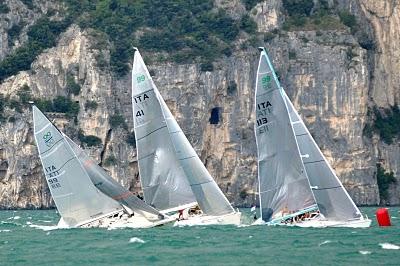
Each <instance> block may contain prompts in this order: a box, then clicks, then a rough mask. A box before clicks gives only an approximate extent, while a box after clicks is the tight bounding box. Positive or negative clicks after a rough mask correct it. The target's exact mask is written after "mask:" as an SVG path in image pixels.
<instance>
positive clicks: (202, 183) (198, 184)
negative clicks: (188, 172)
mask: <svg viewBox="0 0 400 266" xmlns="http://www.w3.org/2000/svg"><path fill="white" fill-rule="evenodd" d="M211 182H212V180H209V181H205V182H201V183H197V184H190V186H191V187H192V186H200V185H204V184H207V183H211Z"/></svg>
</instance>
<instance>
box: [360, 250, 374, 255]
mask: <svg viewBox="0 0 400 266" xmlns="http://www.w3.org/2000/svg"><path fill="white" fill-rule="evenodd" d="M358 252H359V253H360V254H361V255H369V254H371V253H372V252H371V251H368V250H359V251H358Z"/></svg>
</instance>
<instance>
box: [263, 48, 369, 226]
mask: <svg viewBox="0 0 400 266" xmlns="http://www.w3.org/2000/svg"><path fill="white" fill-rule="evenodd" d="M260 50H261V55H260V60H259V64H258V70H257V79H256V94H255V97H256V101H255V113H256V121H255V136H256V143H257V156H258V180H259V199H260V210H261V218H260V219H259V220H258V221H256V224H257V223H266V224H268V225H276V224H279V225H282V224H290V225H296V226H303V227H326V226H332V227H369V226H370V224H371V220H370V219H368V218H365V217H363V215H362V214H361V212H360V210H359V209H358V207H357V206H356V205H355V204H354V202H353V200H352V199H351V197H350V196H349V194H348V193H347V191H346V189H345V188H344V187H343V185H342V183H341V182H340V180H339V179H338V177H337V176H336V174H335V172H334V171H333V169H332V167H331V166H330V165H329V163H328V161H327V160H326V158H325V157H324V155H323V154H322V152H321V150H320V149H319V148H318V145H317V144H316V143H315V141H314V139H313V137H312V136H311V134H310V132H309V131H308V129H307V127H306V126H305V124H304V122H303V120H302V119H301V117H300V116H299V114H298V113H297V111H296V110H295V108H294V106H293V104H292V102H291V101H290V99H289V97H288V96H287V95H286V93H285V91H284V90H283V88H282V87H281V86H280V83H279V80H278V78H277V76H276V73H275V71H274V69H273V66H272V64H271V62H270V60H269V58H268V55H267V52H266V50H265V48H263V47H260Z"/></svg>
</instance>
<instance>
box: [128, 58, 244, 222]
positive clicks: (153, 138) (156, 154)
mask: <svg viewBox="0 0 400 266" xmlns="http://www.w3.org/2000/svg"><path fill="white" fill-rule="evenodd" d="M132 103H133V116H134V121H135V133H136V141H137V142H136V143H137V145H136V146H137V149H138V157H139V173H140V176H141V180H142V182H143V184H142V185H143V186H144V189H145V199H146V201H147V200H149V199H150V200H152V201H153V203H157V201H154V198H156V197H158V199H159V201H161V202H163V203H164V204H165V205H169V206H166V207H169V208H171V207H172V206H173V205H177V204H178V205H183V204H185V203H189V202H191V201H194V197H195V200H196V201H197V203H198V204H199V206H200V208H201V209H202V211H203V213H204V214H205V215H209V216H217V215H225V214H230V213H234V210H233V208H232V206H231V205H230V203H229V202H228V200H227V199H226V197H225V196H224V194H223V193H222V191H221V190H220V189H219V187H218V185H217V184H216V183H215V181H214V180H213V178H212V177H211V175H210V174H209V173H208V171H207V169H206V168H205V166H204V165H203V163H202V162H201V160H200V159H199V157H198V156H197V154H196V152H195V151H194V149H193V147H192V146H191V145H190V143H189V141H188V140H187V138H186V136H185V135H184V133H183V132H182V130H181V128H180V127H179V125H178V123H177V122H176V120H175V119H174V117H173V116H172V114H171V112H170V110H169V109H168V107H167V105H166V104H165V102H164V100H163V99H162V97H161V95H160V93H159V91H158V90H157V88H156V86H155V84H154V83H153V80H152V78H151V76H150V75H149V72H148V70H147V67H146V66H145V64H144V62H143V59H142V57H141V55H140V53H139V52H138V51H135V58H134V63H133V70H132ZM146 189H147V193H146ZM146 194H147V195H146ZM175 194H177V195H181V196H180V198H176V200H175V202H176V203H175V204H172V202H173V201H172V200H171V199H172V196H173V195H175ZM193 194H194V197H193ZM183 195H184V197H183ZM160 205H161V204H160ZM155 206H156V207H157V208H159V207H158V206H157V205H155ZM239 217H240V216H239Z"/></svg>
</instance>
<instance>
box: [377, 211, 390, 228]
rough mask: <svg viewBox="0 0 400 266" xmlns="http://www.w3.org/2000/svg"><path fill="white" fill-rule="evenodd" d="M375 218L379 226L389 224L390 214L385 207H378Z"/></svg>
mask: <svg viewBox="0 0 400 266" xmlns="http://www.w3.org/2000/svg"><path fill="white" fill-rule="evenodd" d="M376 220H377V221H378V224H379V226H391V225H392V224H391V223H390V215H389V211H388V209H387V208H380V209H377V210H376Z"/></svg>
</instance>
